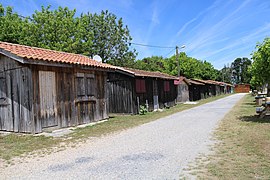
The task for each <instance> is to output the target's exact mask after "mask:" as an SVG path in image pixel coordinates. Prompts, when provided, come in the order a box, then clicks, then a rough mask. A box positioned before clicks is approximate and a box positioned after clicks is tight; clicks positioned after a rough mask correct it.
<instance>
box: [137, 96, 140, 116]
mask: <svg viewBox="0 0 270 180" xmlns="http://www.w3.org/2000/svg"><path fill="white" fill-rule="evenodd" d="M137 104H138V113H140V98H139V97H137Z"/></svg>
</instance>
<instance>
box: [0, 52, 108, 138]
mask: <svg viewBox="0 0 270 180" xmlns="http://www.w3.org/2000/svg"><path fill="white" fill-rule="evenodd" d="M78 73H82V74H83V75H84V77H86V80H85V81H84V84H83V85H82V86H81V87H76V85H77V80H76V74H78ZM93 76H94V77H95V78H94V79H93V78H92V77H93ZM106 79H107V73H106V72H102V71H96V70H86V69H85V70H82V69H81V68H80V67H78V68H64V67H49V66H41V65H22V64H20V63H18V62H16V61H14V60H12V59H10V58H7V57H5V56H3V55H0V130H4V131H13V132H25V133H39V132H42V129H43V128H46V127H50V126H57V127H59V128H61V127H68V126H75V125H78V124H83V123H88V122H92V121H98V120H101V119H105V118H108V108H107V102H106V100H107V98H108V97H107V95H106V87H107V86H106V83H107V82H106ZM78 88H85V91H86V92H87V94H86V95H84V96H83V97H82V96H78V95H77V89H78Z"/></svg>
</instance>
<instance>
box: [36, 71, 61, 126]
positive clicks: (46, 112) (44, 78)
mask: <svg viewBox="0 0 270 180" xmlns="http://www.w3.org/2000/svg"><path fill="white" fill-rule="evenodd" d="M39 96H40V97H39V98H40V118H41V125H42V127H43V128H44V127H51V126H57V125H58V123H57V119H56V115H57V108H56V82H55V72H51V71H39Z"/></svg>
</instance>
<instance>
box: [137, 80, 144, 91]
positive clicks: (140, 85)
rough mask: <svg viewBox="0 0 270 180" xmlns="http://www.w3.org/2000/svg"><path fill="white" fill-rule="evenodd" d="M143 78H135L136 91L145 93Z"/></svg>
mask: <svg viewBox="0 0 270 180" xmlns="http://www.w3.org/2000/svg"><path fill="white" fill-rule="evenodd" d="M145 92H146V88H145V80H144V79H136V93H145Z"/></svg>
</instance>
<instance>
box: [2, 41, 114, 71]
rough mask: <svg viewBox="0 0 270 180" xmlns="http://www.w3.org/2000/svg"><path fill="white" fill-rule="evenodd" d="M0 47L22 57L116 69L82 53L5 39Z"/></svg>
mask: <svg viewBox="0 0 270 180" xmlns="http://www.w3.org/2000/svg"><path fill="white" fill-rule="evenodd" d="M0 49H3V50H5V51H7V52H9V53H11V54H14V55H16V56H18V57H21V58H27V59H34V60H35V59H36V60H43V61H49V62H51V61H52V62H60V63H69V64H81V65H87V66H94V67H101V68H111V69H116V67H115V66H112V65H110V64H106V63H102V62H98V61H96V60H93V59H91V58H89V57H87V56H85V55H82V54H75V53H69V52H63V51H56V50H51V49H45V48H39V47H31V46H27V45H21V44H14V43H8V42H3V41H0Z"/></svg>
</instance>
